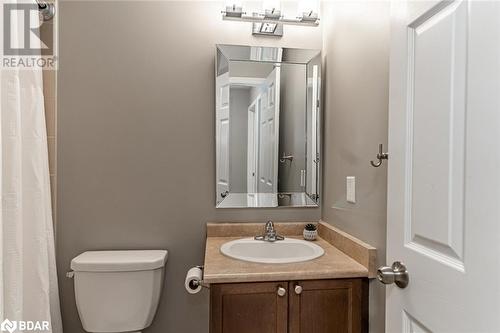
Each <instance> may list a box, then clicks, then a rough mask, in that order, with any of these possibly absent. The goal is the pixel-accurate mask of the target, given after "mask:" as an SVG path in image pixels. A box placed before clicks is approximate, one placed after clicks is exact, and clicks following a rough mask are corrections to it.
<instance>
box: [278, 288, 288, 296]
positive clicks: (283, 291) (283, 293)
mask: <svg viewBox="0 0 500 333" xmlns="http://www.w3.org/2000/svg"><path fill="white" fill-rule="evenodd" d="M285 295H286V289H285V288H283V287H278V296H279V297H283V296H285Z"/></svg>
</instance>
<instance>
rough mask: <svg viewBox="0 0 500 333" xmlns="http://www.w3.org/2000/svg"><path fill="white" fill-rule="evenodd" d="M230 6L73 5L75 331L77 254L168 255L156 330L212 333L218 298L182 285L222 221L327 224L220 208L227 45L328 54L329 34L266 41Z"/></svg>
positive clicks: (64, 134) (61, 233)
mask: <svg viewBox="0 0 500 333" xmlns="http://www.w3.org/2000/svg"><path fill="white" fill-rule="evenodd" d="M221 5H222V2H192V1H185V2H171V1H164V2H154V1H137V2H132V1H109V2H106V1H62V2H60V6H59V17H60V29H59V30H60V40H59V48H60V70H59V73H58V80H59V81H58V92H57V96H58V110H59V112H58V136H57V140H58V143H57V147H58V148H57V149H58V191H57V195H58V203H59V204H58V232H57V262H58V269H59V276H60V289H61V300H62V311H63V318H64V319H63V321H64V328H65V332H69V333H79V332H83V330H82V329H81V325H80V321H79V319H78V315H77V312H76V308H75V301H74V293H73V281H72V280H70V279H66V278H65V277H64V275H65V272H66V271H67V270H68V269H69V263H70V260H71V258H73V257H74V256H76V255H78V254H79V253H81V252H83V251H86V250H96V249H148V248H166V249H168V250H169V251H170V253H169V259H168V263H167V271H166V273H167V274H166V279H165V289H164V292H163V295H162V298H161V304H160V307H159V309H158V313H157V316H156V319H155V321H154V324H153V326H152V327H151V328H150V329H147V330H146V331H145V332H146V333H153V332H155V333H169V332H170V333H177V332H182V333H203V332H207V331H208V326H207V323H208V294H207V292H206V291H205V292H203V293H202V294H197V295H192V296H190V295H187V293H186V292H185V291H184V290H183V289H182V286H183V280H184V275H185V273H186V271H187V269H188V268H189V267H190V266H193V265H196V264H200V263H202V262H203V255H204V254H203V252H204V246H205V223H206V222H207V221H211V220H255V221H265V220H266V219H269V218H271V219H275V220H317V219H319V217H320V210H319V209H310V208H309V209H276V210H272V209H259V210H252V209H247V210H241V209H239V210H236V209H224V210H216V209H215V208H214V203H215V198H214V193H215V188H214V175H215V166H214V164H215V161H214V160H215V157H214V156H215V150H214V112H215V111H214V105H215V101H214V55H215V44H216V43H226V44H253V45H283V46H290V47H304V48H312V49H319V48H321V43H322V36H321V28H303V27H293V26H290V27H288V26H287V27H285V35H284V37H283V38H282V39H269V38H255V37H252V35H251V26H250V25H249V24H242V23H235V22H224V21H222V19H221V17H220V10H221Z"/></svg>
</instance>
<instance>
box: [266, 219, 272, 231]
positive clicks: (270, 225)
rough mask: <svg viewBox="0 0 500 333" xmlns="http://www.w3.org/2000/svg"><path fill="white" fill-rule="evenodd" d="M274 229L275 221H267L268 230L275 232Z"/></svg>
mask: <svg viewBox="0 0 500 333" xmlns="http://www.w3.org/2000/svg"><path fill="white" fill-rule="evenodd" d="M273 231H274V223H273V221H267V223H266V232H273Z"/></svg>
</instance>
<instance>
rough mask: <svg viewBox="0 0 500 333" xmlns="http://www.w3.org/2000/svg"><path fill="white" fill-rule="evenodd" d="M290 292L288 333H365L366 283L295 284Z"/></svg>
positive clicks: (319, 281) (337, 281)
mask: <svg viewBox="0 0 500 333" xmlns="http://www.w3.org/2000/svg"><path fill="white" fill-rule="evenodd" d="M297 286H299V287H298V288H296V287H297ZM289 290H290V293H289V295H290V296H289V301H290V312H289V315H290V326H289V329H290V330H289V333H337V332H338V333H347V332H349V333H361V332H367V331H368V325H367V324H368V322H367V318H368V302H367V301H368V298H367V297H368V282H367V280H366V279H338V280H316V281H296V282H290V284H289Z"/></svg>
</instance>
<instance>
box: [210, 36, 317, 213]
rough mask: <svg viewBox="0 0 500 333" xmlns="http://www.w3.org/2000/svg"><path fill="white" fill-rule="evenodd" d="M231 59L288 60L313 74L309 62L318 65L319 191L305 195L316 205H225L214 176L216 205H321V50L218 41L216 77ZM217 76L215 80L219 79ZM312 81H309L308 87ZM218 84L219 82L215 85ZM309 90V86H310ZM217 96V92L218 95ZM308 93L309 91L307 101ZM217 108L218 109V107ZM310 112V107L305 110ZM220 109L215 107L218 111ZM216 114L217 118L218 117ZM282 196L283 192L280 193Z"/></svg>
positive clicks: (274, 61) (300, 206) (223, 71)
mask: <svg viewBox="0 0 500 333" xmlns="http://www.w3.org/2000/svg"><path fill="white" fill-rule="evenodd" d="M231 61H252V62H257V63H258V62H261V63H285V64H303V65H305V66H306V73H309V70H310V69H309V65H311V64H312V63H314V65H316V66H318V101H317V102H318V105H317V108H318V113H317V121H316V124H317V125H316V127H317V129H316V130H317V133H316V137H317V159H316V161H317V162H316V163H317V164H318V169H317V176H316V177H317V193H316V196H317V197H316V198H311V196H310V195H309V194H307V192H302V193H304V195H306V196H307V197H308V199H311V201H314V202H315V204H311V205H287V206H280V205H277V206H262V207H252V206H243V205H242V206H234V207H233V206H231V207H222V206H220V203H221V202H222V201H221V202H218V201H217V176H216V175H214V179H215V187H216V189H215V194H216V196H215V207H216V208H220V209H237V208H318V207H320V204H321V196H322V186H321V185H322V184H321V180H322V173H323V170H322V169H323V163H322V162H323V151H322V148H323V142H322V129H323V128H322V119H323V114H322V112H323V108H322V107H323V100H322V99H323V94H322V92H323V91H322V89H323V87H322V74H323V73H322V68H321V65H322V59H321V51H320V50H313V49H299V48H286V47H266V46H249V45H229V44H217V45H216V56H215V78H216V77H217V76H219V75H221V74H224V73H227V72H229V63H230V62H231ZM215 78H214V79H215ZM306 80H308V75H307V74H306ZM307 86H308V82H306V87H307ZM214 87H215V85H214ZM306 89H307V88H306ZM214 95H215V94H214ZM307 102H308V100H307V93H306V103H307ZM215 109H216V108H215ZM305 111H306V112H307V108H306V110H305ZM215 112H216V110H214V114H215ZM215 118H216V117H215V116H214V120H215ZM216 125H217V124H216V121H215V123H214V130H215V132H214V134H215V135H214V140H216V137H217V135H216V133H217V126H216ZM215 155H216V156H217V143H216V142H215ZM214 169H215V173H216V172H217V157H216V158H215V168H214ZM278 195H279V192H278Z"/></svg>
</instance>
